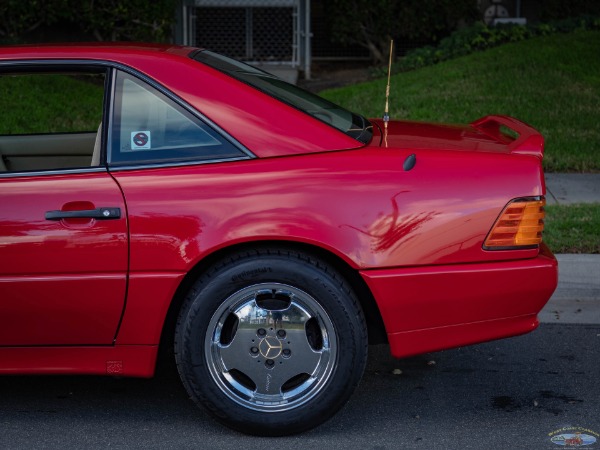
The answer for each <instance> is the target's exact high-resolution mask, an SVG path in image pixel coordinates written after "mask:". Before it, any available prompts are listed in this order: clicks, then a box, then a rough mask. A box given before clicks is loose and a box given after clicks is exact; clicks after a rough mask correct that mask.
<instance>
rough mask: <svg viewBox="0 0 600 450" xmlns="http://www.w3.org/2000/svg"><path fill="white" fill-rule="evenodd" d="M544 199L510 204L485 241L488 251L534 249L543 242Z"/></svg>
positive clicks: (519, 200)
mask: <svg viewBox="0 0 600 450" xmlns="http://www.w3.org/2000/svg"><path fill="white" fill-rule="evenodd" d="M545 205H546V200H545V199H544V198H541V199H540V198H537V199H517V200H513V201H512V202H510V203H509V204H508V205H507V206H506V208H504V211H502V214H500V217H499V218H498V220H496V223H495V224H494V226H493V228H492V231H490V233H489V234H488V237H487V239H486V240H485V244H484V247H485V248H486V249H487V250H501V249H509V248H520V247H533V246H536V245H539V244H540V242H542V231H543V230H544V217H545V216H546V212H545V211H544V206H545Z"/></svg>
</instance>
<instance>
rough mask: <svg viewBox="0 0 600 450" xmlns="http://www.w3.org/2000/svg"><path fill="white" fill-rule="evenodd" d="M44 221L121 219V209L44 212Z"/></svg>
mask: <svg viewBox="0 0 600 450" xmlns="http://www.w3.org/2000/svg"><path fill="white" fill-rule="evenodd" d="M45 217H46V220H63V219H97V220H114V219H120V218H121V208H106V207H105V208H96V209H84V210H80V211H46V216H45Z"/></svg>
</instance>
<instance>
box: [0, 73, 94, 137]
mask: <svg viewBox="0 0 600 450" xmlns="http://www.w3.org/2000/svg"><path fill="white" fill-rule="evenodd" d="M102 82H103V77H102V76H100V75H82V74H80V75H77V76H68V75H60V74H30V75H19V76H11V75H4V76H1V77H0V135H8V134H35V133H48V132H52V133H60V132H73V131H79V132H80V131H96V130H97V129H98V124H99V123H100V121H101V120H102V103H103V96H104V87H103V85H102Z"/></svg>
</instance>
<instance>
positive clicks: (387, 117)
mask: <svg viewBox="0 0 600 450" xmlns="http://www.w3.org/2000/svg"><path fill="white" fill-rule="evenodd" d="M393 53H394V40H393V39H390V61H389V63H388V79H387V86H386V88H385V111H384V112H383V142H384V144H385V146H386V147H387V145H388V143H387V135H388V122H389V121H390V114H389V103H390V76H391V75H392V55H393Z"/></svg>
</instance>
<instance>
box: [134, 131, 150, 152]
mask: <svg viewBox="0 0 600 450" xmlns="http://www.w3.org/2000/svg"><path fill="white" fill-rule="evenodd" d="M151 148H152V140H151V135H150V131H132V132H131V150H150V149H151Z"/></svg>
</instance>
